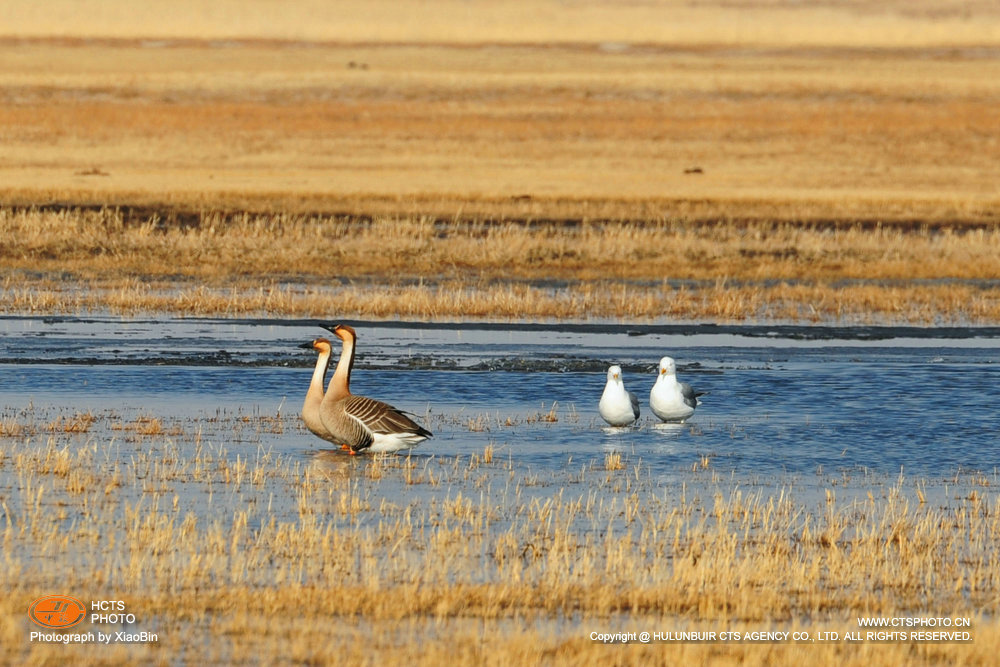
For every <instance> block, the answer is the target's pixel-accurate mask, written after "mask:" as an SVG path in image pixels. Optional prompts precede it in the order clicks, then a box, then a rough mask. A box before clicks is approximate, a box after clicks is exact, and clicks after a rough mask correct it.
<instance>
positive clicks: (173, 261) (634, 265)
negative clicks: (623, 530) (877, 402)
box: [0, 209, 1000, 324]
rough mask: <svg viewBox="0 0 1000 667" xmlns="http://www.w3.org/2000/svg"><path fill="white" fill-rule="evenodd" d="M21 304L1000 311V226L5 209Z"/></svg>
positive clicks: (970, 315) (928, 315) (684, 313)
mask: <svg viewBox="0 0 1000 667" xmlns="http://www.w3.org/2000/svg"><path fill="white" fill-rule="evenodd" d="M0 235H2V236H3V238H5V239H6V240H7V242H6V243H5V244H4V245H3V246H2V247H0V260H2V262H3V267H4V268H3V272H2V274H3V275H2V280H3V282H2V283H0V290H2V292H3V295H4V297H5V298H4V300H3V308H4V311H5V312H8V313H47V312H61V313H75V312H88V311H103V310H110V311H111V312H115V313H121V314H125V315H135V314H140V313H169V314H176V315H248V314H253V315H266V316H296V317H299V316H301V317H330V316H332V314H336V315H337V316H338V317H359V318H393V317H410V318H420V319H441V318H446V319H455V318H463V317H472V318H479V319H499V320H504V319H553V318H554V319H588V318H612V319H620V320H627V321H631V320H636V321H657V320H665V319H670V320H699V319H707V320H715V321H775V320H782V321H784V320H787V321H806V322H809V321H812V322H840V323H845V322H846V323H852V322H864V323H870V322H892V323H900V322H903V323H919V324H933V323H952V324H954V323H958V324H963V323H975V324H990V323H996V322H1000V286H998V285H996V283H995V282H994V281H993V278H994V277H995V276H997V275H1000V231H997V229H994V228H992V227H960V228H955V227H950V226H949V227H945V228H932V227H929V226H920V227H913V226H910V225H888V224H887V225H876V226H873V227H865V226H861V225H818V224H813V225H802V224H794V223H772V222H749V221H746V222H740V223H735V222H718V223H714V224H709V223H685V222H678V221H673V220H669V219H660V220H649V221H645V222H592V223H578V224H574V225H566V224H556V223H552V222H549V223H537V224H525V223H515V222H502V221H501V222H488V221H479V222H477V221H475V220H472V221H464V220H463V221H455V222H441V221H435V220H432V219H429V218H392V217H384V218H381V217H380V218H374V219H359V218H354V217H333V218H331V217H324V216H304V215H249V214H244V215H237V216H222V215H212V214H205V215H198V216H191V217H189V218H186V219H185V220H183V221H178V220H175V221H172V222H170V221H166V220H164V219H163V218H161V217H158V216H155V215H153V216H151V217H148V218H140V219H138V220H130V219H128V218H127V217H126V216H125V215H124V214H122V213H121V212H117V211H111V210H100V211H80V210H64V211H59V212H45V211H38V210H31V209H29V210H20V211H15V210H11V209H7V210H0Z"/></svg>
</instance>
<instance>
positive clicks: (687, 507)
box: [0, 415, 1000, 664]
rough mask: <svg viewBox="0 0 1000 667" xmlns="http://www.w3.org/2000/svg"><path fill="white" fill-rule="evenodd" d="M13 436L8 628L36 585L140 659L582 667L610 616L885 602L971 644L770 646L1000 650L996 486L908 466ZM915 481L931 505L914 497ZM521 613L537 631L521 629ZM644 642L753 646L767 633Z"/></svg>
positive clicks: (762, 623) (966, 653)
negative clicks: (468, 661) (510, 460)
mask: <svg viewBox="0 0 1000 667" xmlns="http://www.w3.org/2000/svg"><path fill="white" fill-rule="evenodd" d="M116 420H117V417H114V416H110V415H97V416H96V417H95V423H94V424H93V425H92V427H91V434H92V433H94V432H98V433H102V432H105V431H107V432H114V428H115V427H116V425H118V424H119V423H120V422H118V421H116ZM155 420H156V418H152V417H150V418H145V417H144V418H142V419H140V420H136V422H134V424H136V427H137V428H142V424H150V423H153V422H154V421H155ZM240 422H241V418H236V419H234V420H233V422H232V427H233V428H240ZM8 430H9V431H10V432H11V434H12V435H9V436H8V437H5V438H3V439H0V491H2V517H0V530H2V531H3V537H2V539H3V540H4V544H5V567H4V568H3V571H2V572H0V583H2V585H3V586H4V588H5V590H7V591H8V596H7V597H6V601H5V602H4V603H3V604H4V605H5V612H4V614H3V617H4V618H7V619H20V618H21V617H22V615H23V613H24V611H23V608H24V606H25V605H26V604H27V603H26V602H25V603H24V604H20V603H21V602H23V600H26V599H28V598H31V596H32V595H34V594H35V592H36V591H38V590H42V589H44V590H49V589H52V590H56V589H58V590H59V591H66V592H69V591H74V592H77V593H78V594H79V595H83V596H85V597H86V596H93V597H95V598H99V597H101V596H103V595H113V597H114V599H124V600H126V601H127V604H128V606H129V609H130V610H131V611H133V612H134V613H136V615H137V616H138V617H139V619H140V621H139V623H140V625H141V624H142V622H143V621H142V619H152V618H154V617H155V618H156V619H157V620H156V626H157V628H158V632H159V636H160V639H159V641H158V643H157V645H155V646H151V645H138V646H136V647H134V648H131V649H128V650H125V652H124V654H123V655H127V656H130V657H131V658H132V659H138V658H137V656H148V655H151V653H150V652H153V653H155V654H156V655H159V656H177V655H182V654H184V652H185V651H186V650H190V647H191V646H197V647H199V650H200V649H202V648H204V650H205V651H207V652H208V653H209V654H217V655H218V656H220V658H219V659H223V656H224V658H225V659H226V660H229V661H234V660H235V661H242V660H248V659H253V660H257V659H266V660H278V661H285V660H288V659H289V656H296V657H295V658H294V660H302V661H326V660H331V659H334V658H337V659H340V660H344V659H346V658H345V656H349V655H350V656H355V657H354V658H351V659H349V660H348V661H349V662H350V661H353V660H355V659H357V660H359V661H360V660H361V659H362V658H361V655H362V654H361V653H357V654H355V653H352V651H354V649H353V648H351V647H352V646H353V645H354V643H356V642H360V643H362V644H364V647H365V648H364V654H365V655H368V656H371V655H377V656H380V657H381V658H382V659H383V660H384V661H386V662H389V663H394V662H395V661H398V660H401V659H402V658H401V655H402V654H401V653H400V651H401V650H402V648H401V647H402V646H404V645H406V646H409V647H410V650H411V651H414V652H415V653H414V655H415V656H416V657H415V658H414V659H415V660H416V661H417V662H418V663H419V664H429V663H430V662H432V661H433V660H434V659H437V658H440V657H441V655H442V654H441V652H440V651H441V650H442V646H441V644H440V643H439V642H438V641H436V640H435V639H434V638H435V637H438V636H439V633H445V634H447V636H448V637H450V638H451V639H449V640H448V642H449V646H450V647H451V648H450V650H453V651H470V653H469V655H470V656H476V655H480V654H479V653H478V652H479V651H481V650H485V649H486V648H487V647H488V650H489V652H490V654H491V655H492V656H493V659H494V661H496V662H498V663H500V664H510V663H513V662H517V661H519V660H521V659H524V657H525V656H548V657H547V659H548V661H551V662H556V663H560V664H563V663H569V662H580V661H582V662H583V663H584V664H590V663H592V662H593V663H596V662H600V661H602V660H606V659H607V658H608V655H609V653H608V651H609V650H610V649H609V647H608V646H605V645H602V644H600V643H595V642H593V641H592V640H590V638H589V637H590V632H591V631H593V630H597V629H602V628H606V629H609V630H610V629H617V628H622V629H625V630H638V629H663V630H679V629H701V630H704V629H714V630H744V631H746V630H751V629H769V628H771V629H775V628H776V629H800V630H805V631H808V632H811V633H813V635H814V636H815V634H816V633H817V632H818V631H820V630H823V631H827V630H829V631H836V632H839V633H841V634H843V632H844V631H845V630H851V629H854V630H857V629H858V626H857V620H856V617H857V616H900V615H904V616H912V615H918V616H919V615H948V616H950V617H962V618H969V619H972V620H973V623H974V625H973V632H974V637H975V641H974V642H973V643H971V644H917V645H914V644H907V645H906V651H905V652H903V653H899V651H900V650H901V649H900V647H899V646H894V645H891V644H878V643H875V644H873V643H869V642H861V643H858V644H855V645H852V644H849V643H848V644H845V643H843V642H840V643H837V644H836V645H832V646H829V647H825V648H817V647H816V646H815V645H809V646H808V647H804V646H800V647H798V648H795V647H794V646H780V645H772V646H771V649H770V650H769V651H767V652H766V655H768V656H770V658H769V659H770V660H772V661H774V660H777V661H778V662H779V664H787V663H786V661H788V662H790V661H792V660H793V659H797V658H795V656H797V655H802V652H803V651H806V650H808V651H809V655H811V656H813V657H814V658H815V657H816V656H819V658H818V659H819V660H820V661H821V664H826V663H825V662H823V661H829V662H833V663H837V664H841V663H842V662H843V661H844V660H847V661H848V662H850V661H855V660H861V659H863V658H864V657H865V656H868V658H864V659H871V656H873V655H878V656H881V657H884V656H897V655H899V656H902V655H922V656H925V657H932V658H933V659H935V660H951V661H954V660H962V661H965V662H966V663H967V664H986V663H988V662H989V660H990V659H991V658H992V655H993V654H992V653H991V651H992V649H993V647H995V646H996V645H997V644H998V643H1000V628H998V627H997V625H996V623H995V622H994V621H992V620H990V618H991V616H990V615H991V614H993V613H994V612H995V611H996V609H995V605H996V600H995V595H994V591H995V589H996V584H997V582H996V577H997V572H1000V561H998V558H1000V557H998V555H997V551H996V549H995V548H994V545H995V544H996V541H997V540H998V539H1000V501H998V499H997V498H996V497H995V493H993V492H992V491H991V490H990V489H991V488H992V487H993V486H994V485H995V484H994V482H995V480H994V479H993V478H992V477H989V476H983V475H980V476H978V477H976V476H973V477H963V476H957V477H956V478H955V479H949V480H946V481H945V482H944V483H945V484H948V485H949V488H948V489H947V490H946V491H945V493H944V494H941V493H940V490H937V491H934V490H933V489H930V490H929V489H928V482H927V481H926V480H917V481H916V482H912V481H908V480H904V479H903V478H902V477H900V478H899V479H898V480H897V481H895V482H894V483H893V482H888V481H886V482H878V483H874V484H871V485H869V487H868V488H870V489H871V492H869V493H868V494H867V495H865V494H858V495H856V496H854V497H852V498H848V499H846V500H845V499H842V497H844V496H845V495H846V494H847V490H846V489H845V488H841V486H839V485H837V484H836V483H834V484H833V485H831V486H828V487H827V488H826V493H825V499H824V498H822V497H821V498H817V499H816V500H815V501H806V502H803V501H802V500H799V499H798V498H797V497H796V494H795V493H794V492H793V491H791V490H790V489H783V488H773V489H772V488H767V487H763V486H761V487H752V486H751V487H746V488H744V487H742V486H741V485H740V483H739V482H736V481H732V482H728V483H727V482H724V481H723V480H721V479H720V478H719V477H718V476H717V475H715V474H714V473H713V472H712V470H711V467H712V466H711V465H710V462H709V461H708V460H707V458H705V457H702V458H701V459H700V460H699V461H696V462H695V463H694V466H693V468H692V471H691V472H690V474H689V479H688V481H687V482H684V483H683V484H682V485H681V486H680V487H679V488H675V487H671V486H662V485H660V484H657V483H654V482H653V481H652V480H653V478H652V477H651V476H650V475H649V474H648V471H647V470H646V469H645V467H644V466H643V464H642V462H641V461H640V462H636V461H631V460H629V458H628V457H627V455H625V454H623V453H621V452H616V453H612V454H607V455H601V456H603V460H601V459H600V458H595V460H594V461H592V462H590V463H589V464H587V465H584V467H583V468H582V471H581V472H580V473H579V474H577V473H574V474H573V475H572V476H571V477H570V478H568V479H563V478H560V477H559V473H547V475H548V474H551V475H553V478H552V479H547V478H545V477H546V476H544V475H543V476H542V477H541V478H540V477H539V476H538V475H537V474H535V473H532V472H530V471H529V470H525V469H523V468H521V467H520V466H512V465H508V464H507V463H506V462H498V461H497V460H496V459H495V457H494V452H493V447H492V445H491V446H489V447H487V448H486V450H484V451H483V454H482V456H479V455H478V454H477V455H475V456H473V457H472V459H470V460H468V461H465V460H462V459H461V458H454V459H450V458H448V457H444V458H439V459H434V458H426V459H423V460H417V459H410V458H404V457H381V456H380V457H359V458H354V457H347V456H346V455H341V456H336V455H334V456H332V457H317V458H316V459H315V461H314V462H313V463H312V464H310V465H308V466H306V467H303V466H302V465H301V463H298V462H293V461H290V460H287V459H283V458H281V457H276V456H274V455H272V454H270V453H268V452H267V451H266V450H264V449H261V448H258V449H257V451H256V452H253V451H252V450H248V451H246V452H243V451H235V452H228V451H226V450H225V449H224V448H223V447H220V446H217V445H212V444H211V443H205V442H203V441H201V440H200V439H196V438H194V437H193V436H190V435H183V434H181V435H178V436H170V435H167V434H166V433H164V432H162V431H158V432H152V431H153V430H154V429H149V430H150V431H151V432H150V434H149V435H148V436H146V438H145V439H144V441H143V444H142V445H141V446H138V447H137V448H136V449H135V451H134V453H130V454H128V455H126V456H118V455H112V452H113V451H114V447H115V446H114V445H113V444H109V443H107V442H104V441H102V440H101V439H100V438H94V437H93V436H92V435H91V434H86V437H88V438H89V439H88V440H86V442H84V443H82V444H81V443H80V442H79V440H78V438H80V437H81V436H80V434H77V433H72V432H69V431H66V430H64V429H54V430H53V432H52V433H51V434H49V435H46V436H44V437H45V438H46V440H45V442H37V443H36V442H35V441H34V440H33V438H32V437H31V436H28V437H17V436H14V435H13V432H14V431H15V430H16V429H14V428H9V429H8ZM933 484H935V485H940V484H941V482H940V481H938V482H934V483H933ZM406 490H408V491H406ZM928 492H933V493H935V498H936V500H934V501H933V502H926V495H927V494H928ZM414 494H416V495H414ZM109 599H110V598H109ZM12 600H13V602H12ZM928 604H930V605H931V606H930V607H928ZM358 619H361V621H362V622H361V623H360V624H358V623H357V620H358ZM566 619H573V620H572V621H567V620H566ZM806 619H808V621H807V620H806ZM525 626H527V627H528V628H529V629H530V628H534V631H529V634H528V636H527V639H525V635H524V634H523V628H524V627H525ZM22 629H23V624H22V623H21V621H20V620H17V621H16V622H12V621H8V623H7V624H6V625H5V626H3V628H2V630H0V635H2V636H4V637H5V640H4V641H5V645H6V646H7V650H8V655H12V656H17V657H18V658H19V659H24V660H29V661H37V660H41V659H43V657H44V656H48V655H51V651H52V648H51V646H47V645H44V644H31V643H28V642H25V641H22V637H21V632H22ZM484 629H485V634H486V636H487V637H488V639H487V640H485V641H486V644H485V645H484V644H482V641H484V640H483V639H482V636H483V634H482V633H483V632H484ZM428 633H429V634H428ZM474 633H478V634H477V636H478V637H479V640H477V641H478V642H480V643H474V642H472V635H473V634H474ZM515 636H516V637H519V638H520V639H518V641H514V637H515ZM525 642H527V644H526V643H525ZM185 647H188V648H185ZM657 648H658V650H659V651H666V652H667V654H669V655H696V656H703V657H707V656H711V655H715V656H730V657H731V658H733V659H740V660H755V659H757V658H758V657H759V656H763V655H765V653H762V652H761V651H762V650H763V649H762V647H761V646H759V645H756V646H754V645H744V646H735V645H721V644H707V645H697V644H661V645H659V646H658V647H657ZM119 649H120V650H124V649H121V647H119ZM615 650H616V651H624V653H622V655H625V654H627V655H630V656H631V655H635V656H642V655H647V654H646V651H647V650H648V648H646V647H643V646H641V645H635V646H631V645H630V646H622V647H618V648H616V649H615ZM11 651H12V652H11ZM345 651H346V653H345ZM914 651H915V652H916V653H913V652H914ZM102 655H103V654H102ZM616 655H617V653H616ZM94 659H96V658H94ZM102 659H104V658H102ZM84 663H85V664H86V659H85V660H84Z"/></svg>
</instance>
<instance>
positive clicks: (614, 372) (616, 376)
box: [608, 366, 622, 382]
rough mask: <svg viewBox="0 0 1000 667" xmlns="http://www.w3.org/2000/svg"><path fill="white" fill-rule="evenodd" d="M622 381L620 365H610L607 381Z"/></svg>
mask: <svg viewBox="0 0 1000 667" xmlns="http://www.w3.org/2000/svg"><path fill="white" fill-rule="evenodd" d="M621 381H622V367H621V366H612V367H610V368H609V369H608V382H621Z"/></svg>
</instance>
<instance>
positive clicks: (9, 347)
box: [0, 317, 1000, 481]
mask: <svg viewBox="0 0 1000 667" xmlns="http://www.w3.org/2000/svg"><path fill="white" fill-rule="evenodd" d="M355 324H356V328H357V329H358V331H359V357H358V362H357V366H356V370H355V373H354V375H353V379H352V382H353V384H352V389H353V390H354V391H355V392H356V393H363V394H367V395H371V396H374V397H377V398H381V399H383V400H389V401H390V402H392V403H394V404H395V405H397V407H400V408H402V409H405V410H408V411H410V412H412V413H414V414H416V415H417V416H418V421H421V422H422V423H424V424H425V425H427V426H428V427H429V428H431V430H433V431H434V432H435V437H434V438H433V439H431V440H430V441H428V442H426V443H424V444H423V445H422V446H421V447H420V448H418V449H417V450H415V454H418V455H420V456H454V455H470V454H473V453H479V452H482V451H483V448H484V446H486V445H488V444H492V445H493V446H494V448H495V449H496V450H497V452H498V455H500V456H503V457H504V458H505V459H509V460H510V462H511V464H512V465H514V466H522V467H528V468H531V469H532V470H536V471H540V472H544V471H559V470H565V469H566V468H567V467H571V466H573V465H576V464H577V463H586V462H588V461H596V460H603V457H604V456H605V455H606V453H607V452H608V451H614V450H618V451H622V452H623V453H625V454H627V455H628V456H629V457H630V458H631V459H632V460H636V459H638V460H641V461H642V462H643V463H644V464H645V465H647V466H648V467H649V469H650V470H651V471H652V474H653V475H655V476H657V477H658V478H662V479H663V480H665V481H668V480H672V479H676V478H678V477H679V476H681V475H682V474H684V473H686V472H689V471H690V470H691V469H692V466H693V465H695V464H697V462H699V461H702V460H704V459H705V457H708V460H709V461H710V462H711V466H712V468H713V470H715V471H717V472H719V473H721V474H726V475H729V476H736V477H738V478H742V479H747V480H753V479H756V478H759V477H767V478H773V477H774V476H775V475H778V476H782V475H793V476H794V475H815V474H817V473H820V474H839V473H845V474H848V473H852V472H857V471H864V473H865V474H880V475H898V474H899V473H900V471H901V470H903V471H905V474H907V475H917V476H922V477H928V478H931V479H941V478H947V477H948V476H949V475H955V474H958V473H961V472H967V471H983V472H985V473H987V474H993V473H995V471H996V468H997V466H998V463H1000V455H998V447H997V445H998V444H1000V443H998V434H1000V429H998V424H1000V422H998V419H997V407H998V398H997V397H998V395H1000V394H998V392H997V391H996V388H997V386H998V384H1000V383H998V381H1000V365H998V361H1000V330H998V329H995V328H982V329H973V328H969V329H934V328H930V329H920V328H874V327H861V328H854V329H852V328H824V327H752V326H746V327H739V326H733V327H716V326H705V325H702V326H698V325H691V326H680V325H678V326H661V327H656V326H646V327H640V326H618V325H611V324H607V325H602V324H596V325H589V324H588V325H517V324H512V325H492V324H491V325H476V324H462V325H421V324H415V323H411V324H407V323H355ZM324 334H325V332H324V331H323V330H322V329H320V328H319V327H318V326H317V323H316V322H314V321H301V320H271V321H261V320H221V319H219V320H216V319H166V320H118V319H115V318H105V317H94V318H72V317H65V318H25V317H7V318H3V319H0V416H5V417H8V418H9V417H11V416H13V415H15V414H17V412H18V411H19V410H20V411H23V410H25V409H26V408H28V407H30V408H31V409H32V410H35V411H41V412H43V413H46V414H49V415H63V416H67V417H68V416H71V415H73V414H75V413H76V412H87V411H92V412H100V411H108V410H113V411H116V412H117V413H120V414H121V416H122V419H132V418H135V417H136V416H139V415H144V416H151V417H156V418H159V419H161V420H163V421H165V422H170V421H176V420H186V421H191V420H195V421H198V420H209V419H212V418H217V417H219V415H239V414H245V415H269V416H271V415H283V416H284V417H285V418H288V419H289V424H291V425H292V427H290V428H287V429H284V431H283V432H281V433H261V434H260V435H259V437H258V438H257V440H256V441H255V442H253V443H250V444H253V445H254V446H264V447H265V448H267V449H268V450H270V451H274V452H277V453H280V454H282V455H283V456H286V457H293V458H301V459H303V460H308V459H309V458H310V457H311V456H313V455H314V454H315V453H316V452H317V451H319V450H320V449H322V448H323V446H324V445H325V443H322V442H321V441H319V440H317V439H316V438H315V437H313V436H312V435H311V434H309V433H308V432H306V431H304V430H303V429H301V428H300V427H298V426H296V423H297V420H295V419H294V415H296V414H297V412H298V409H299V407H300V405H301V400H302V397H303V395H304V391H305V388H306V386H307V385H308V382H309V377H310V373H311V365H312V363H313V361H314V357H313V355H312V354H311V353H310V352H309V351H306V350H301V349H299V348H298V347H297V346H298V345H299V344H300V343H302V342H306V341H308V340H311V339H312V338H313V337H315V336H319V335H324ZM665 354H669V355H670V356H673V357H674V358H675V359H676V360H677V362H678V375H679V377H680V379H682V380H685V381H687V382H689V383H690V384H691V385H693V386H694V387H695V389H697V390H699V391H706V392H708V394H707V395H706V396H704V397H703V399H702V400H703V403H702V405H701V406H700V407H699V408H698V411H697V412H696V413H695V415H694V417H693V418H692V419H691V420H689V422H688V423H687V424H684V425H659V424H656V423H655V422H656V420H655V418H653V417H652V416H651V412H650V411H649V408H648V392H649V389H650V388H651V387H652V384H653V381H654V379H655V368H656V364H657V362H658V360H659V358H660V356H662V355H665ZM612 363H617V364H620V365H622V366H623V367H624V369H625V383H626V386H627V388H629V389H630V390H631V391H633V392H635V393H636V394H637V395H638V396H639V398H640V401H641V403H642V409H643V415H642V417H641V419H640V422H639V423H638V426H636V427H634V428H627V429H609V428H605V426H604V424H603V422H602V421H601V419H600V417H599V416H598V413H597V401H598V399H599V397H600V394H601V391H602V389H603V385H604V380H605V370H606V368H607V366H608V365H610V364H612ZM549 414H552V415H554V417H555V419H556V421H548V420H546V419H544V417H545V416H547V415H549ZM219 437H224V436H223V435H220V436H219ZM224 444H228V443H224ZM229 449H230V453H231V455H233V456H235V455H236V454H237V453H240V447H238V446H237V447H231V448H229Z"/></svg>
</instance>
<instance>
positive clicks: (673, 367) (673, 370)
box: [660, 357, 677, 375]
mask: <svg viewBox="0 0 1000 667" xmlns="http://www.w3.org/2000/svg"><path fill="white" fill-rule="evenodd" d="M660 375H677V364H675V363H674V359H673V357H663V358H662V359H660Z"/></svg>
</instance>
